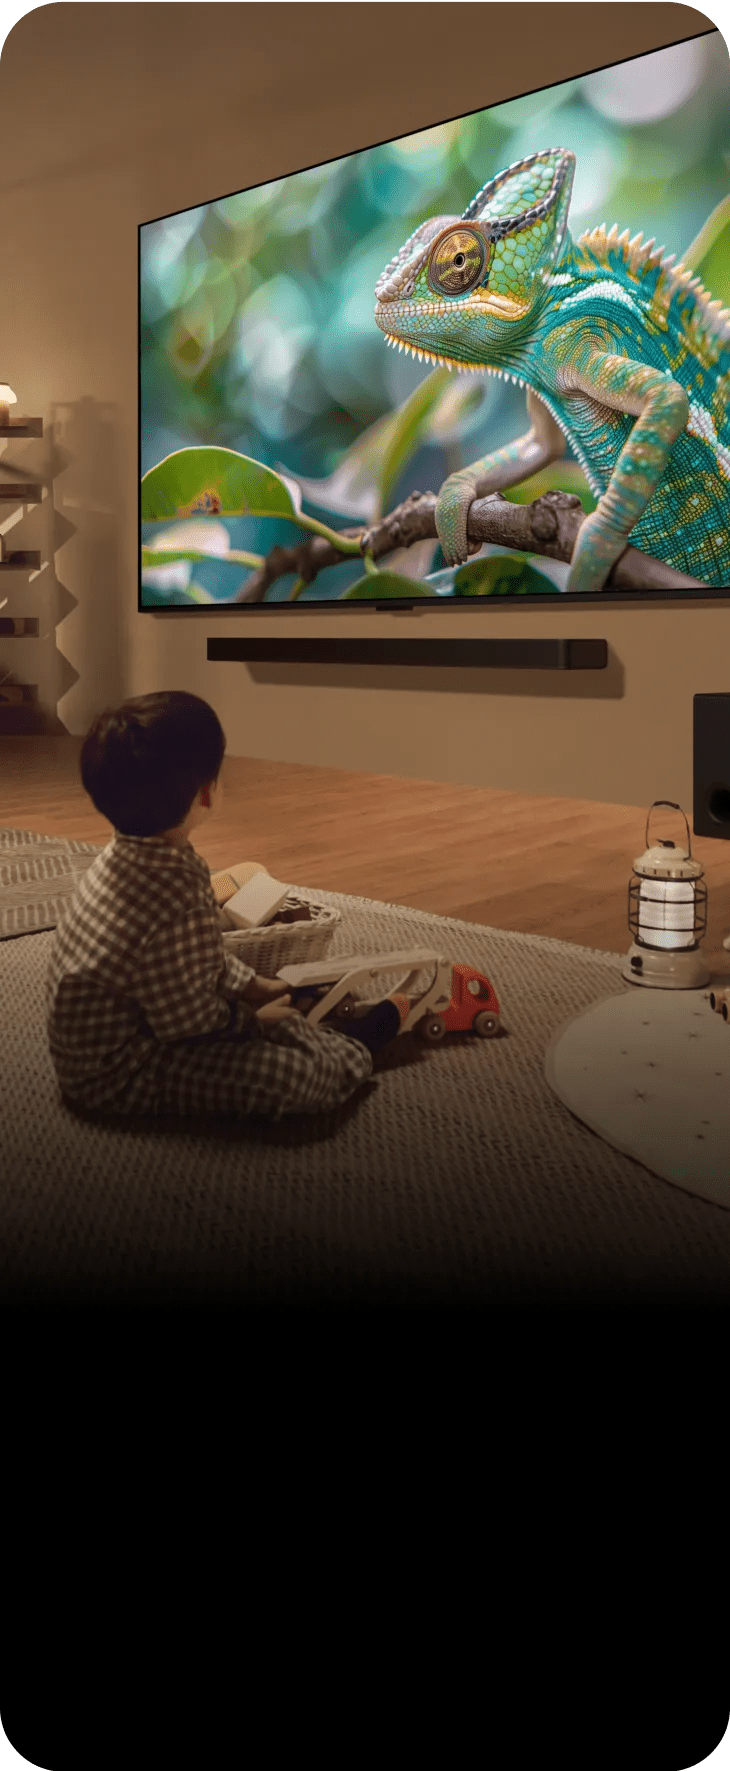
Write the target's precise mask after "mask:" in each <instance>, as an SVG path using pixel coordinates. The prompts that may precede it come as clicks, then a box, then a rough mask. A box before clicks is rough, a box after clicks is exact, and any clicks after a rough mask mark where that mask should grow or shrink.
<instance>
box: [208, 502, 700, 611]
mask: <svg viewBox="0 0 730 1771" xmlns="http://www.w3.org/2000/svg"><path fill="white" fill-rule="evenodd" d="M584 520H585V513H584V511H583V508H582V505H581V501H580V499H579V498H576V497H575V496H574V495H573V494H571V493H566V492H546V493H545V494H544V495H543V497H542V498H536V499H535V501H534V503H532V504H513V503H511V502H510V500H509V499H508V498H505V496H504V494H503V493H501V492H493V493H490V495H489V496H488V497H486V498H479V499H476V500H475V501H474V503H473V504H472V506H471V509H470V511H469V520H468V527H467V533H468V538H469V541H470V543H472V542H473V544H474V546H473V549H471V551H473V552H477V551H478V549H479V548H480V547H482V546H483V545H484V543H485V542H490V543H492V544H496V545H497V546H502V547H508V548H510V549H514V550H515V551H516V552H518V553H523V554H524V553H527V554H543V555H544V556H545V557H547V558H548V559H552V560H561V561H563V562H565V563H566V564H568V563H569V562H570V560H571V558H572V554H573V548H574V546H575V539H576V536H577V534H578V530H579V529H580V527H581V524H582V523H583V522H584ZM341 534H342V538H343V541H345V540H346V541H348V542H349V543H350V547H349V548H348V549H347V551H345V550H344V549H343V550H340V549H339V548H337V547H335V546H334V545H333V543H332V542H330V541H328V540H326V539H325V537H324V536H322V535H311V536H310V537H309V539H308V540H305V541H301V542H299V543H298V545H297V546H295V547H273V548H272V549H271V552H270V553H269V554H267V555H266V558H265V559H264V561H263V564H262V565H261V566H260V568H259V569H258V570H257V571H255V572H253V573H252V574H251V576H250V577H249V578H247V579H246V580H245V581H244V583H243V584H241V585H240V586H239V588H238V590H237V591H236V592H235V593H234V595H233V597H232V599H231V600H232V602H234V603H262V602H264V601H265V600H266V594H267V592H268V590H269V588H270V586H271V585H272V584H274V583H275V582H276V580H277V579H278V578H282V577H284V576H286V574H287V573H292V572H294V573H296V583H295V585H294V587H293V590H292V593H291V600H292V601H294V602H296V601H297V600H298V597H299V596H300V595H301V592H302V590H303V589H304V588H305V587H306V586H307V585H308V584H311V583H313V581H314V579H315V578H316V577H317V576H318V574H319V573H320V572H321V571H323V570H325V569H326V568H327V567H328V566H339V565H342V564H343V563H344V562H345V561H346V560H351V559H352V542H353V541H359V544H360V552H361V553H362V554H363V555H364V556H369V558H370V560H373V561H376V560H381V559H383V558H384V557H385V556H386V555H387V554H389V553H392V552H394V551H395V550H396V549H401V548H407V547H411V546H413V545H414V543H415V542H417V541H425V540H437V539H438V534H437V529H436V494H435V493H434V492H423V493H422V492H412V493H411V495H410V497H409V498H407V499H405V501H404V502H403V503H402V504H399V505H398V506H397V507H396V509H395V510H392V511H391V512H390V513H389V514H388V515H387V516H384V517H382V518H381V519H380V520H379V521H378V522H377V523H374V524H373V525H372V526H371V527H370V528H365V529H361V528H357V529H343V530H342V531H341ZM415 588H416V581H415V580H414V590H415ZM605 588H606V590H705V591H706V590H707V588H708V587H707V585H706V584H701V583H700V581H699V579H696V578H689V577H687V576H686V574H685V573H684V572H677V571H675V570H674V569H673V567H671V566H667V565H665V563H664V561H662V560H656V559H653V558H651V557H650V555H649V554H645V553H641V552H640V551H639V549H638V548H636V547H627V548H626V549H625V551H624V553H623V554H622V555H621V557H620V559H619V560H617V561H616V564H615V566H614V568H613V570H612V572H611V573H610V575H609V578H608V579H607V581H606V586H605ZM374 594H375V593H374Z"/></svg>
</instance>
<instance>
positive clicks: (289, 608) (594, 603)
mask: <svg viewBox="0 0 730 1771" xmlns="http://www.w3.org/2000/svg"><path fill="white" fill-rule="evenodd" d="M721 35H722V33H721V32H720V30H719V27H718V26H717V25H713V26H710V27H708V29H707V30H706V31H692V32H691V33H690V34H688V35H686V36H682V37H677V38H674V39H673V40H672V41H671V42H670V43H660V44H657V45H655V47H654V48H652V49H645V50H641V51H639V53H638V54H637V55H627V56H622V57H619V58H618V59H617V60H616V61H610V62H601V63H600V64H599V66H597V67H596V66H591V67H590V68H584V69H581V70H579V71H578V72H577V73H575V74H569V75H563V76H562V77H561V79H560V80H554V81H550V82H549V83H548V85H547V86H533V87H530V88H529V90H528V91H526V92H522V91H519V92H514V93H510V94H508V95H507V96H506V97H504V98H500V99H498V100H495V102H494V104H492V105H477V106H474V107H473V109H472V110H469V111H463V112H461V111H460V112H458V114H456V115H449V116H445V117H441V118H438V119H436V120H433V121H431V122H429V123H423V124H421V126H420V128H418V129H411V130H408V131H407V133H406V135H405V136H383V137H381V138H380V140H378V141H371V142H364V143H361V144H360V145H359V146H358V147H354V148H350V149H348V151H347V153H346V154H335V155H333V156H332V158H331V159H328V160H313V161H311V162H310V163H308V164H307V165H304V166H296V167H292V168H290V170H289V171H286V172H280V173H278V174H277V175H276V177H275V178H274V179H270V178H267V179H261V180H260V181H259V183H258V184H253V185H243V186H240V187H236V189H234V190H231V191H225V192H221V194H220V195H219V196H216V197H210V198H208V199H207V202H204V203H188V204H186V205H185V206H184V207H183V208H180V209H171V210H169V211H165V212H164V213H163V214H162V215H154V216H148V217H147V219H146V220H145V221H142V222H138V224H137V359H138V361H137V545H138V548H139V545H140V542H139V537H140V534H141V529H142V509H141V505H142V361H141V337H142V229H143V228H145V227H152V226H154V225H155V223H156V222H158V221H171V220H172V219H173V217H174V216H176V215H187V214H188V213H189V211H190V210H191V209H202V208H208V207H209V206H210V204H211V203H221V202H224V201H225V199H226V197H230V196H240V195H242V194H243V193H244V192H246V191H255V190H258V189H259V188H260V186H261V185H262V184H271V183H278V182H279V180H283V179H285V178H293V177H296V175H297V173H300V172H310V171H314V170H315V169H316V168H317V167H319V166H329V165H331V164H332V163H333V161H335V160H346V159H349V158H350V157H351V156H352V155H354V154H361V153H365V152H367V151H368V149H370V148H378V147H383V146H387V144H388V143H389V142H391V141H396V140H398V141H401V140H403V141H407V140H408V139H409V138H410V137H411V136H413V135H420V134H422V133H423V132H424V131H425V130H428V129H437V128H440V127H441V126H442V125H443V124H445V123H454V122H461V121H462V120H463V119H465V118H467V117H475V116H479V115H480V114H481V113H482V111H485V110H495V109H497V108H498V106H499V105H502V104H508V103H511V102H512V101H513V100H514V99H517V98H529V97H531V96H532V95H533V94H535V93H541V92H549V91H550V89H551V87H552V86H558V85H560V86H562V85H565V84H566V82H567V81H570V80H580V79H583V78H585V77H586V75H587V74H598V73H602V72H603V71H604V70H605V69H606V68H616V67H622V66H624V65H626V64H628V63H629V62H634V61H643V60H645V59H646V57H647V56H649V55H660V54H661V53H662V51H663V50H664V49H676V48H679V46H680V44H682V43H696V42H699V41H700V40H701V38H703V37H711V36H721ZM292 526H293V527H295V526H296V525H292ZM142 589H143V586H142V565H141V561H140V560H139V559H138V565H137V613H138V614H140V615H151V616H157V615H159V616H162V617H163V618H164V619H165V620H168V619H170V618H171V617H174V616H184V618H185V619H186V620H190V619H191V618H192V619H195V618H196V617H197V618H198V619H202V620H206V621H208V620H211V619H213V620H217V619H220V618H221V617H224V618H225V619H227V620H230V619H231V617H233V616H235V617H239V616H242V617H244V618H247V617H248V618H250V617H252V616H253V617H254V618H257V619H260V618H261V616H262V615H263V616H266V617H269V616H271V615H273V616H274V617H276V618H281V616H285V617H286V618H287V619H288V620H291V619H292V618H293V619H298V618H299V619H301V618H302V617H304V618H305V619H310V620H311V619H312V618H313V617H314V618H316V617H318V616H319V617H321V616H326V617H328V618H329V616H330V615H333V614H337V613H341V614H343V615H347V616H350V617H351V616H352V615H358V616H359V615H362V614H374V615H411V616H417V615H433V614H435V613H437V612H438V613H441V614H443V613H444V612H446V611H448V613H449V614H452V613H453V612H454V611H456V610H459V611H464V612H468V613H470V614H477V613H482V612H483V611H484V610H485V609H494V608H501V609H504V610H508V611H509V612H510V613H511V612H513V611H515V610H517V609H521V608H546V607H547V608H549V609H556V608H570V609H579V608H596V607H599V606H600V607H601V608H612V607H613V608H623V606H624V605H625V604H629V605H630V606H631V607H632V608H641V609H648V608H656V606H657V605H660V606H661V605H664V604H666V603H669V604H674V603H682V604H684V603H688V604H690V605H691V606H695V605H696V604H698V603H703V604H707V606H708V608H711V607H713V606H714V605H715V604H716V603H717V602H718V600H720V601H722V600H724V598H726V597H728V596H730V584H723V585H717V586H709V585H703V586H702V587H701V588H700V589H698V590H670V589H664V588H662V589H661V590H657V591H647V590H644V589H640V590H636V591H633V590H607V591H600V592H599V593H598V594H597V595H594V596H590V595H576V594H574V593H572V592H571V591H558V590H556V592H555V595H554V596H550V594H549V593H547V592H545V593H542V594H540V595H535V596H529V595H526V596H521V595H520V596H498V597H490V596H485V597H466V596H464V597H439V596H434V597H429V598H425V597H414V598H409V597H403V598H402V599H401V598H400V597H389V598H388V600H387V602H382V603H379V602H376V601H373V602H370V601H364V600H363V601H358V602H350V601H347V600H341V599H339V598H335V599H333V600H331V601H330V600H328V599H323V601H321V602H315V601H309V602H306V603H303V602H301V601H297V602H294V603H290V602H276V603H265V602H260V603H259V602H255V603H234V602H229V603H224V602H215V603H204V604H201V603H192V602H191V603H189V604H188V603H170V604H169V605H167V606H165V605H164V604H160V603H156V604H155V605H154V607H150V606H149V605H148V604H145V603H144V602H143V601H142Z"/></svg>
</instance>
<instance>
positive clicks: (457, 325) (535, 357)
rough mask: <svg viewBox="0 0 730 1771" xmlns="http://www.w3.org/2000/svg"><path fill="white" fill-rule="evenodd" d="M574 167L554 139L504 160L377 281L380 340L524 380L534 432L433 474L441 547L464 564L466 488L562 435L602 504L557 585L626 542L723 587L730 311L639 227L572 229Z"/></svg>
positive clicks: (607, 561)
mask: <svg viewBox="0 0 730 1771" xmlns="http://www.w3.org/2000/svg"><path fill="white" fill-rule="evenodd" d="M574 168H575V156H574V155H573V154H572V153H570V152H569V151H568V150H567V149H565V148H550V149H546V150H545V151H544V152H543V153H539V154H532V155H531V156H530V157H529V159H526V160H520V161H517V162H516V163H515V165H513V166H509V167H507V169H506V171H505V172H500V173H499V174H498V175H497V177H496V178H493V179H492V180H491V181H490V183H489V184H487V185H485V186H484V189H483V190H481V191H480V192H479V193H478V195H477V196H476V197H475V198H474V200H473V202H472V203H470V204H469V207H468V209H466V210H465V212H464V215H463V216H455V215H441V216H436V217H434V219H433V220H431V221H427V222H424V223H423V224H422V226H421V227H419V228H418V229H417V230H416V232H415V233H414V234H412V235H411V238H410V239H409V240H408V241H407V242H406V244H405V245H404V246H403V247H402V248H401V251H400V252H399V253H398V255H397V257H396V258H394V259H393V260H392V262H391V264H389V265H388V267H387V269H386V270H385V271H384V272H383V274H382V276H381V278H380V279H379V282H378V284H377V287H376V291H375V294H376V308H375V319H376V321H377V324H378V326H379V327H380V328H381V330H382V331H383V332H384V333H385V335H386V338H387V340H388V342H389V343H390V344H394V345H396V346H397V347H398V348H399V349H401V350H403V349H410V350H411V351H412V353H413V354H414V355H417V356H418V357H420V358H421V360H425V361H427V362H433V363H440V364H447V365H448V366H449V367H455V368H466V369H471V370H476V371H482V372H484V371H487V372H491V373H496V374H500V375H505V376H507V377H508V378H510V379H512V380H517V381H519V382H520V384H521V385H524V386H525V387H526V388H527V389H528V413H529V415H530V417H531V419H532V427H531V429H530V431H529V432H527V433H526V435H525V436H524V437H521V438H519V439H518V440H517V441H516V442H515V443H512V444H510V446H509V447H508V448H506V449H501V450H498V451H496V452H495V453H494V454H491V455H487V456H485V457H484V459H483V460H482V461H477V462H475V463H474V464H473V465H472V466H471V467H469V468H465V469H464V470H463V471H462V472H461V473H458V474H452V475H451V476H450V478H449V479H448V480H446V481H445V484H444V486H443V487H442V489H441V493H440V495H439V498H438V502H437V506H436V526H437V529H438V533H439V539H440V541H441V546H442V548H443V552H444V555H445V557H446V559H447V561H448V563H449V564H450V565H455V564H457V563H460V562H461V561H463V560H465V559H466V557H467V553H468V550H469V549H468V543H467V538H466V524H467V516H468V511H469V506H470V504H471V503H472V502H473V500H474V498H476V497H479V496H484V494H485V493H486V492H488V491H495V490H498V489H501V488H504V487H505V486H511V485H515V484H516V483H517V482H518V481H520V480H524V479H526V478H528V476H529V475H530V474H533V473H535V472H536V471H537V470H538V468H540V467H543V466H546V465H547V463H548V462H549V461H554V460H556V459H557V458H559V457H560V456H561V455H562V454H563V453H564V450H565V440H566V438H567V439H568V440H569V442H570V443H571V445H572V447H573V449H574V451H575V454H576V455H577V457H578V460H579V462H580V464H581V466H582V468H583V471H584V473H585V476H586V479H587V481H588V484H589V486H590V488H591V491H592V492H593V495H594V497H595V498H596V499H597V500H598V503H597V506H596V509H595V511H593V512H592V513H591V515H590V516H588V517H587V518H586V520H585V522H584V523H583V524H582V526H581V529H580V533H579V535H578V539H577V541H576V545H575V549H574V552H573V558H572V561H571V567H570V573H569V577H568V586H567V588H568V590H569V591H570V592H574V593H575V592H581V593H584V592H588V591H591V592H592V591H597V590H601V589H602V587H603V585H604V584H605V581H606V578H607V576H608V574H609V572H610V569H611V567H612V565H613V563H614V561H615V560H616V559H618V557H619V554H620V553H622V552H623V549H624V548H625V547H626V546H627V544H628V542H629V540H630V541H631V544H632V545H633V546H635V547H638V548H641V549H642V550H643V551H644V552H645V553H648V554H652V555H654V557H655V558H657V559H660V560H664V561H666V562H667V564H668V565H670V566H674V567H675V568H676V569H677V570H678V571H681V572H686V573H688V574H689V575H690V576H691V577H693V578H697V579H699V580H700V581H701V582H702V583H703V584H707V585H710V586H713V587H715V588H723V587H725V586H727V585H730V312H729V311H728V310H727V309H725V308H723V307H722V305H721V303H720V302H719V301H713V299H712V297H711V296H710V295H708V294H707V292H706V291H705V290H704V289H703V288H702V286H701V284H700V283H699V282H698V280H697V278H696V277H693V276H692V274H691V272H690V271H688V270H685V268H684V267H683V266H682V265H681V264H675V261H674V259H673V258H665V257H664V256H663V248H659V249H657V248H656V247H655V244H654V241H653V240H650V241H648V242H647V243H646V244H644V242H643V240H642V236H641V235H640V234H637V235H636V237H635V239H633V240H629V233H628V229H626V231H625V233H623V234H622V235H621V236H619V233H618V228H617V227H615V226H614V227H613V228H612V229H611V230H610V232H608V233H607V231H606V228H605V227H603V226H602V227H599V228H594V229H593V230H592V231H590V232H588V233H585V234H582V235H581V237H580V239H578V240H577V241H574V240H573V239H572V238H571V235H570V232H569V230H568V227H567V216H568V205H569V202H570V193H571V189H572V183H573V172H574ZM535 396H537V398H535ZM472 551H473V548H472Z"/></svg>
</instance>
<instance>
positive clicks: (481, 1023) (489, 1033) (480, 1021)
mask: <svg viewBox="0 0 730 1771" xmlns="http://www.w3.org/2000/svg"><path fill="white" fill-rule="evenodd" d="M472 1029H473V1031H474V1033H478V1034H479V1038H480V1039H493V1038H494V1035H495V1033H498V1032H499V1015H490V1014H488V1013H487V1012H486V1011H484V1012H483V1013H482V1014H481V1015H475V1016H474V1019H473V1021H472Z"/></svg>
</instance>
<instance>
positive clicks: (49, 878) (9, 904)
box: [0, 830, 99, 941]
mask: <svg viewBox="0 0 730 1771" xmlns="http://www.w3.org/2000/svg"><path fill="white" fill-rule="evenodd" d="M98 854H99V848H98V846H96V845H95V844H92V843H88V842H66V841H65V840H64V838H63V837H62V836H39V835H38V833H37V831H35V830H0V941H7V940H9V939H10V937H11V936H14V935H30V934H37V933H38V931H39V930H40V929H53V928H55V926H56V923H57V922H58V919H59V916H61V915H62V913H63V910H64V907H65V905H66V904H67V903H68V902H69V899H70V898H72V897H73V894H74V892H75V890H76V881H77V879H78V877H79V874H80V873H85V872H86V869H87V867H89V866H90V865H91V862H92V861H93V860H94V857H95V855H98Z"/></svg>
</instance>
